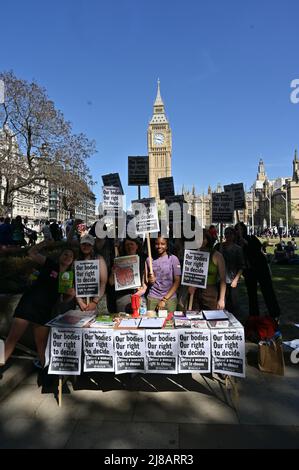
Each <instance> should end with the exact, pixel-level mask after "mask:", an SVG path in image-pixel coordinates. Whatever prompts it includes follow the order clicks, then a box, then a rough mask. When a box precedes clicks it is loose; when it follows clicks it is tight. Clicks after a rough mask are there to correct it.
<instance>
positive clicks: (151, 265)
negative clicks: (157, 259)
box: [146, 233, 153, 275]
mask: <svg viewBox="0 0 299 470" xmlns="http://www.w3.org/2000/svg"><path fill="white" fill-rule="evenodd" d="M146 241H147V252H148V259H149V267H150V274H151V275H153V260H152V249H151V239H150V234H149V233H147V234H146Z"/></svg>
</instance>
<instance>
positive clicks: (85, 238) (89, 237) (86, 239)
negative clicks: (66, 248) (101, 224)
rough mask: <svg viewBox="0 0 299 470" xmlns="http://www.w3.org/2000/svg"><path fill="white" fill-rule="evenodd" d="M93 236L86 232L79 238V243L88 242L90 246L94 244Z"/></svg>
mask: <svg viewBox="0 0 299 470" xmlns="http://www.w3.org/2000/svg"><path fill="white" fill-rule="evenodd" d="M94 242H95V240H94V238H93V236H92V235H89V233H87V234H86V235H84V236H83V237H82V238H81V240H80V245H82V243H88V244H89V245H91V246H94Z"/></svg>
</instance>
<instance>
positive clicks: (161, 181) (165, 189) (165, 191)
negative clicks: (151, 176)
mask: <svg viewBox="0 0 299 470" xmlns="http://www.w3.org/2000/svg"><path fill="white" fill-rule="evenodd" d="M158 187H159V197H160V199H166V198H167V197H172V196H174V183H173V177H172V176H168V177H167V178H158Z"/></svg>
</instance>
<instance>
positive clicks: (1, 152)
mask: <svg viewBox="0 0 299 470" xmlns="http://www.w3.org/2000/svg"><path fill="white" fill-rule="evenodd" d="M0 79H1V80H3V81H4V85H5V102H4V104H2V105H0V182H1V189H2V206H3V208H4V211H5V212H8V211H9V210H10V209H11V206H12V201H13V197H14V194H15V193H16V192H17V191H19V190H23V188H26V189H28V188H33V187H34V184H38V183H40V182H42V181H48V182H49V183H50V184H54V185H57V186H59V187H62V188H63V189H64V192H65V194H66V196H67V197H68V198H71V195H72V194H73V195H76V198H75V197H73V203H72V204H75V205H76V204H80V197H82V198H83V197H84V196H83V194H84V193H85V192H86V188H88V187H89V185H90V184H92V177H91V175H90V171H89V168H88V166H87V164H86V160H87V159H88V158H89V157H90V156H91V155H92V154H94V153H95V143H94V142H93V141H90V140H89V139H88V138H87V137H86V136H85V135H84V134H78V135H76V134H73V133H72V126H71V123H70V122H68V121H66V120H65V119H64V116H63V114H62V112H61V111H59V110H58V109H56V107H55V105H54V103H53V101H51V100H50V99H49V98H48V96H47V93H46V90H45V89H44V88H42V87H41V86H39V85H38V84H37V83H35V82H32V83H29V82H27V81H26V80H21V79H18V78H17V77H16V76H15V75H14V74H13V72H3V73H0ZM32 190H33V189H32ZM75 199H76V201H75Z"/></svg>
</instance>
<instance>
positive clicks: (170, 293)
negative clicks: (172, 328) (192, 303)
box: [157, 276, 181, 309]
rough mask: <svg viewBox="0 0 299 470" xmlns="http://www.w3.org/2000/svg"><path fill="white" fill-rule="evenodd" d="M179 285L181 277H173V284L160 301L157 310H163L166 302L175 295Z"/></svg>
mask: <svg viewBox="0 0 299 470" xmlns="http://www.w3.org/2000/svg"><path fill="white" fill-rule="evenodd" d="M180 283H181V276H174V282H173V284H172V286H171V288H170V289H169V291H168V292H167V294H166V295H165V296H164V297H163V299H161V300H160V302H159V303H158V306H157V307H158V308H159V309H163V308H165V305H166V302H167V300H169V299H171V297H172V296H173V294H175V293H176V291H177V290H178V288H179V287H180Z"/></svg>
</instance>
